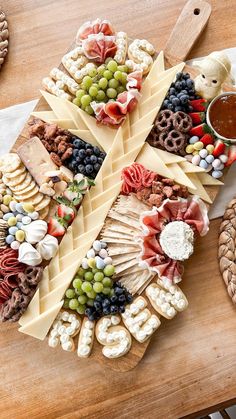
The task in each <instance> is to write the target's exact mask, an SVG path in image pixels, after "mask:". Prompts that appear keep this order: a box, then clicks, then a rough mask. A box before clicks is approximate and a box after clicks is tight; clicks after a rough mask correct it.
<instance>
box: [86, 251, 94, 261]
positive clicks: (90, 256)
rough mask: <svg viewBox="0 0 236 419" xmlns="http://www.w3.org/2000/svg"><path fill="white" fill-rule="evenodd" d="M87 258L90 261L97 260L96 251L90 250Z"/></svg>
mask: <svg viewBox="0 0 236 419" xmlns="http://www.w3.org/2000/svg"><path fill="white" fill-rule="evenodd" d="M87 258H88V259H90V258H95V251H94V249H90V250H89V251H88V252H87Z"/></svg>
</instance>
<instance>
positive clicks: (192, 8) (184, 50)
mask: <svg viewBox="0 0 236 419" xmlns="http://www.w3.org/2000/svg"><path fill="white" fill-rule="evenodd" d="M210 13H211V6H210V5H209V3H207V2H205V1H203V0H190V1H188V3H187V4H186V5H185V7H184V9H183V10H182V13H181V14H180V17H179V19H178V21H177V23H176V25H175V27H174V29H173V31H172V33H171V36H170V38H169V40H168V42H167V44H166V47H165V50H164V55H165V60H166V67H167V68H168V67H172V66H173V65H176V64H178V63H180V62H182V61H183V60H185V59H186V57H187V56H188V54H189V52H190V50H191V48H192V47H193V45H194V43H195V42H196V40H197V39H198V37H199V36H200V34H201V33H202V31H203V30H204V28H205V26H206V24H207V21H208V19H209V17H210ZM74 46H75V43H73V44H72V45H71V47H70V48H69V50H71V49H73V47H74ZM59 68H61V69H62V68H63V71H64V72H65V69H64V67H62V65H60V66H59ZM184 71H188V72H189V73H190V74H191V76H192V77H194V76H195V71H194V70H193V69H192V68H191V67H188V66H185V69H184ZM47 110H49V106H48V104H47V102H46V101H45V99H44V98H43V97H41V98H40V100H39V102H38V104H37V106H36V108H35V111H47ZM30 119H31V118H30ZM28 122H29V121H28ZM28 122H27V123H26V125H25V127H24V129H23V131H22V132H21V134H20V136H19V137H18V139H17V140H16V142H15V144H14V146H13V148H12V151H16V150H17V149H18V147H19V146H20V145H21V144H22V143H23V142H25V141H26V140H27V139H28V134H27V131H28V126H27V125H28ZM95 187H96V186H95ZM206 190H207V193H208V194H209V196H210V198H211V199H212V201H214V199H215V197H216V195H217V193H218V188H217V187H215V186H207V187H206ZM143 294H144V293H143ZM148 308H149V310H150V311H151V313H154V310H153V308H152V306H151V305H150V303H148ZM155 314H157V313H156V312H155ZM178 315H179V316H180V315H181V314H180V313H179V314H178ZM149 342H150V339H149V340H147V341H146V342H145V343H142V344H141V343H139V342H137V341H136V340H135V339H134V338H132V347H131V350H130V351H129V352H128V354H127V355H125V356H123V357H121V358H118V359H108V358H105V357H104V356H103V355H102V351H101V349H102V346H101V345H100V344H99V343H98V342H97V340H96V339H94V345H93V350H92V353H91V355H90V358H91V359H94V360H98V361H99V362H101V363H102V364H104V365H105V366H107V367H108V368H111V369H113V370H115V371H128V370H130V369H132V368H134V367H135V366H136V365H137V364H138V363H139V362H140V360H141V359H142V357H143V356H144V354H145V351H146V349H147V346H148V345H149ZM75 344H76V345H77V340H76V341H75ZM54 350H61V348H56V349H54ZM75 356H76V355H75ZM78 362H79V360H78ZM85 362H89V359H87V360H86V361H85Z"/></svg>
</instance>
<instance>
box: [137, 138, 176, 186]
mask: <svg viewBox="0 0 236 419" xmlns="http://www.w3.org/2000/svg"><path fill="white" fill-rule="evenodd" d="M136 161H137V163H140V164H142V165H143V166H144V167H146V168H147V169H149V170H152V171H153V172H156V173H158V174H159V175H161V176H164V177H167V178H170V179H173V177H172V172H171V170H170V169H169V168H168V167H167V166H166V165H165V163H163V161H162V159H161V158H160V157H159V155H158V153H155V152H154V149H153V148H152V147H151V146H150V145H149V144H148V143H145V144H144V146H143V147H142V150H141V151H140V153H139V155H138V157H137V159H136Z"/></svg>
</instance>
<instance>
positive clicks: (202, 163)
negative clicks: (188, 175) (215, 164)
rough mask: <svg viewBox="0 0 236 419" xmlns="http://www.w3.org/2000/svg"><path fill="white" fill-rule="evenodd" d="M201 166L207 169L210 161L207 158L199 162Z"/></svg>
mask: <svg viewBox="0 0 236 419" xmlns="http://www.w3.org/2000/svg"><path fill="white" fill-rule="evenodd" d="M199 166H200V167H202V168H203V169H207V168H208V163H207V162H206V160H201V161H200V163H199Z"/></svg>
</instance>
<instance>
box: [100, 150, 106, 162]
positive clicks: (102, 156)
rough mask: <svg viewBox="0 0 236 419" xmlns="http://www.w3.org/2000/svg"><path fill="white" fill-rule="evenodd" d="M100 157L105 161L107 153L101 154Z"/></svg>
mask: <svg viewBox="0 0 236 419" xmlns="http://www.w3.org/2000/svg"><path fill="white" fill-rule="evenodd" d="M100 157H101V159H103V160H104V159H105V157H106V153H104V152H103V151H102V152H101V153H100Z"/></svg>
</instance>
